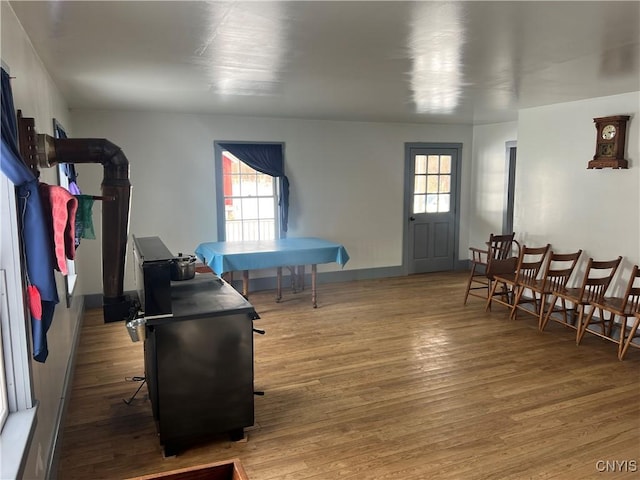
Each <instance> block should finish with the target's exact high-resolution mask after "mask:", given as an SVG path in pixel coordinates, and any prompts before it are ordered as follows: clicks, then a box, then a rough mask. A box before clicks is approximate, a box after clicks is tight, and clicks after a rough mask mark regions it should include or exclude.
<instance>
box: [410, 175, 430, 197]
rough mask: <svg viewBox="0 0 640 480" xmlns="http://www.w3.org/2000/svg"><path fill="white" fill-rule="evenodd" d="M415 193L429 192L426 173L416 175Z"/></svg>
mask: <svg viewBox="0 0 640 480" xmlns="http://www.w3.org/2000/svg"><path fill="white" fill-rule="evenodd" d="M413 193H427V177H425V176H424V175H416V176H415V186H414V187H413Z"/></svg>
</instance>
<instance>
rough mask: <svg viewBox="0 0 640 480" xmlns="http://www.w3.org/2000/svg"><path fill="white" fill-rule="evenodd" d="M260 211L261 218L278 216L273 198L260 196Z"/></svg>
mask: <svg viewBox="0 0 640 480" xmlns="http://www.w3.org/2000/svg"><path fill="white" fill-rule="evenodd" d="M258 209H259V210H258V211H259V214H260V215H259V218H260V219H263V220H264V219H272V218H275V217H276V210H275V206H274V204H273V198H259V199H258Z"/></svg>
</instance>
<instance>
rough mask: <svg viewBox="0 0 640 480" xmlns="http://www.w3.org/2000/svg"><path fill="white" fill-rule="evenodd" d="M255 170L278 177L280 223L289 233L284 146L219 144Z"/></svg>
mask: <svg viewBox="0 0 640 480" xmlns="http://www.w3.org/2000/svg"><path fill="white" fill-rule="evenodd" d="M218 145H220V146H221V147H222V148H224V149H225V150H227V151H229V152H231V153H232V154H233V155H235V156H236V157H238V158H239V159H240V160H242V161H243V162H244V163H246V164H247V165H249V166H250V167H251V168H253V169H254V170H257V171H259V172H260V173H264V174H265V175H271V176H272V177H277V178H278V181H279V182H280V198H279V199H278V200H279V202H278V206H279V209H280V221H281V224H282V231H283V232H286V231H287V224H288V223H289V179H288V178H287V176H286V175H285V174H284V155H283V153H282V145H280V144H265V143H219V144H218Z"/></svg>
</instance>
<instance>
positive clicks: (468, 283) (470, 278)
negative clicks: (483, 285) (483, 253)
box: [463, 265, 476, 305]
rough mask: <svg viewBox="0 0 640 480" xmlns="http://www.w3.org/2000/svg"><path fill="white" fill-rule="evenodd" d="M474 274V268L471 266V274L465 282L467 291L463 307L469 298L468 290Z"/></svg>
mask: <svg viewBox="0 0 640 480" xmlns="http://www.w3.org/2000/svg"><path fill="white" fill-rule="evenodd" d="M475 273H476V266H475V265H473V266H472V267H471V272H470V273H469V280H467V291H466V292H465V294H464V304H463V305H466V304H467V300H468V298H469V290H471V283H472V282H473V277H474V275H475Z"/></svg>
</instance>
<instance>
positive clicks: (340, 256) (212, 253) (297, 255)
mask: <svg viewBox="0 0 640 480" xmlns="http://www.w3.org/2000/svg"><path fill="white" fill-rule="evenodd" d="M195 253H196V255H197V256H198V258H199V259H200V260H201V261H202V262H203V263H204V264H205V265H208V266H209V267H210V268H211V269H212V270H213V271H214V272H215V273H216V274H217V275H222V274H223V273H225V272H233V271H240V270H259V269H261V268H274V267H284V266H291V265H314V264H319V263H331V262H336V263H338V264H340V265H342V266H344V264H345V263H347V262H348V261H349V255H348V254H347V251H346V250H345V248H344V247H343V246H342V245H340V244H339V243H334V242H329V241H327V240H323V239H321V238H313V237H305V238H281V239H278V240H257V241H249V242H206V243H201V244H200V245H198V247H197V248H196V251H195Z"/></svg>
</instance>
